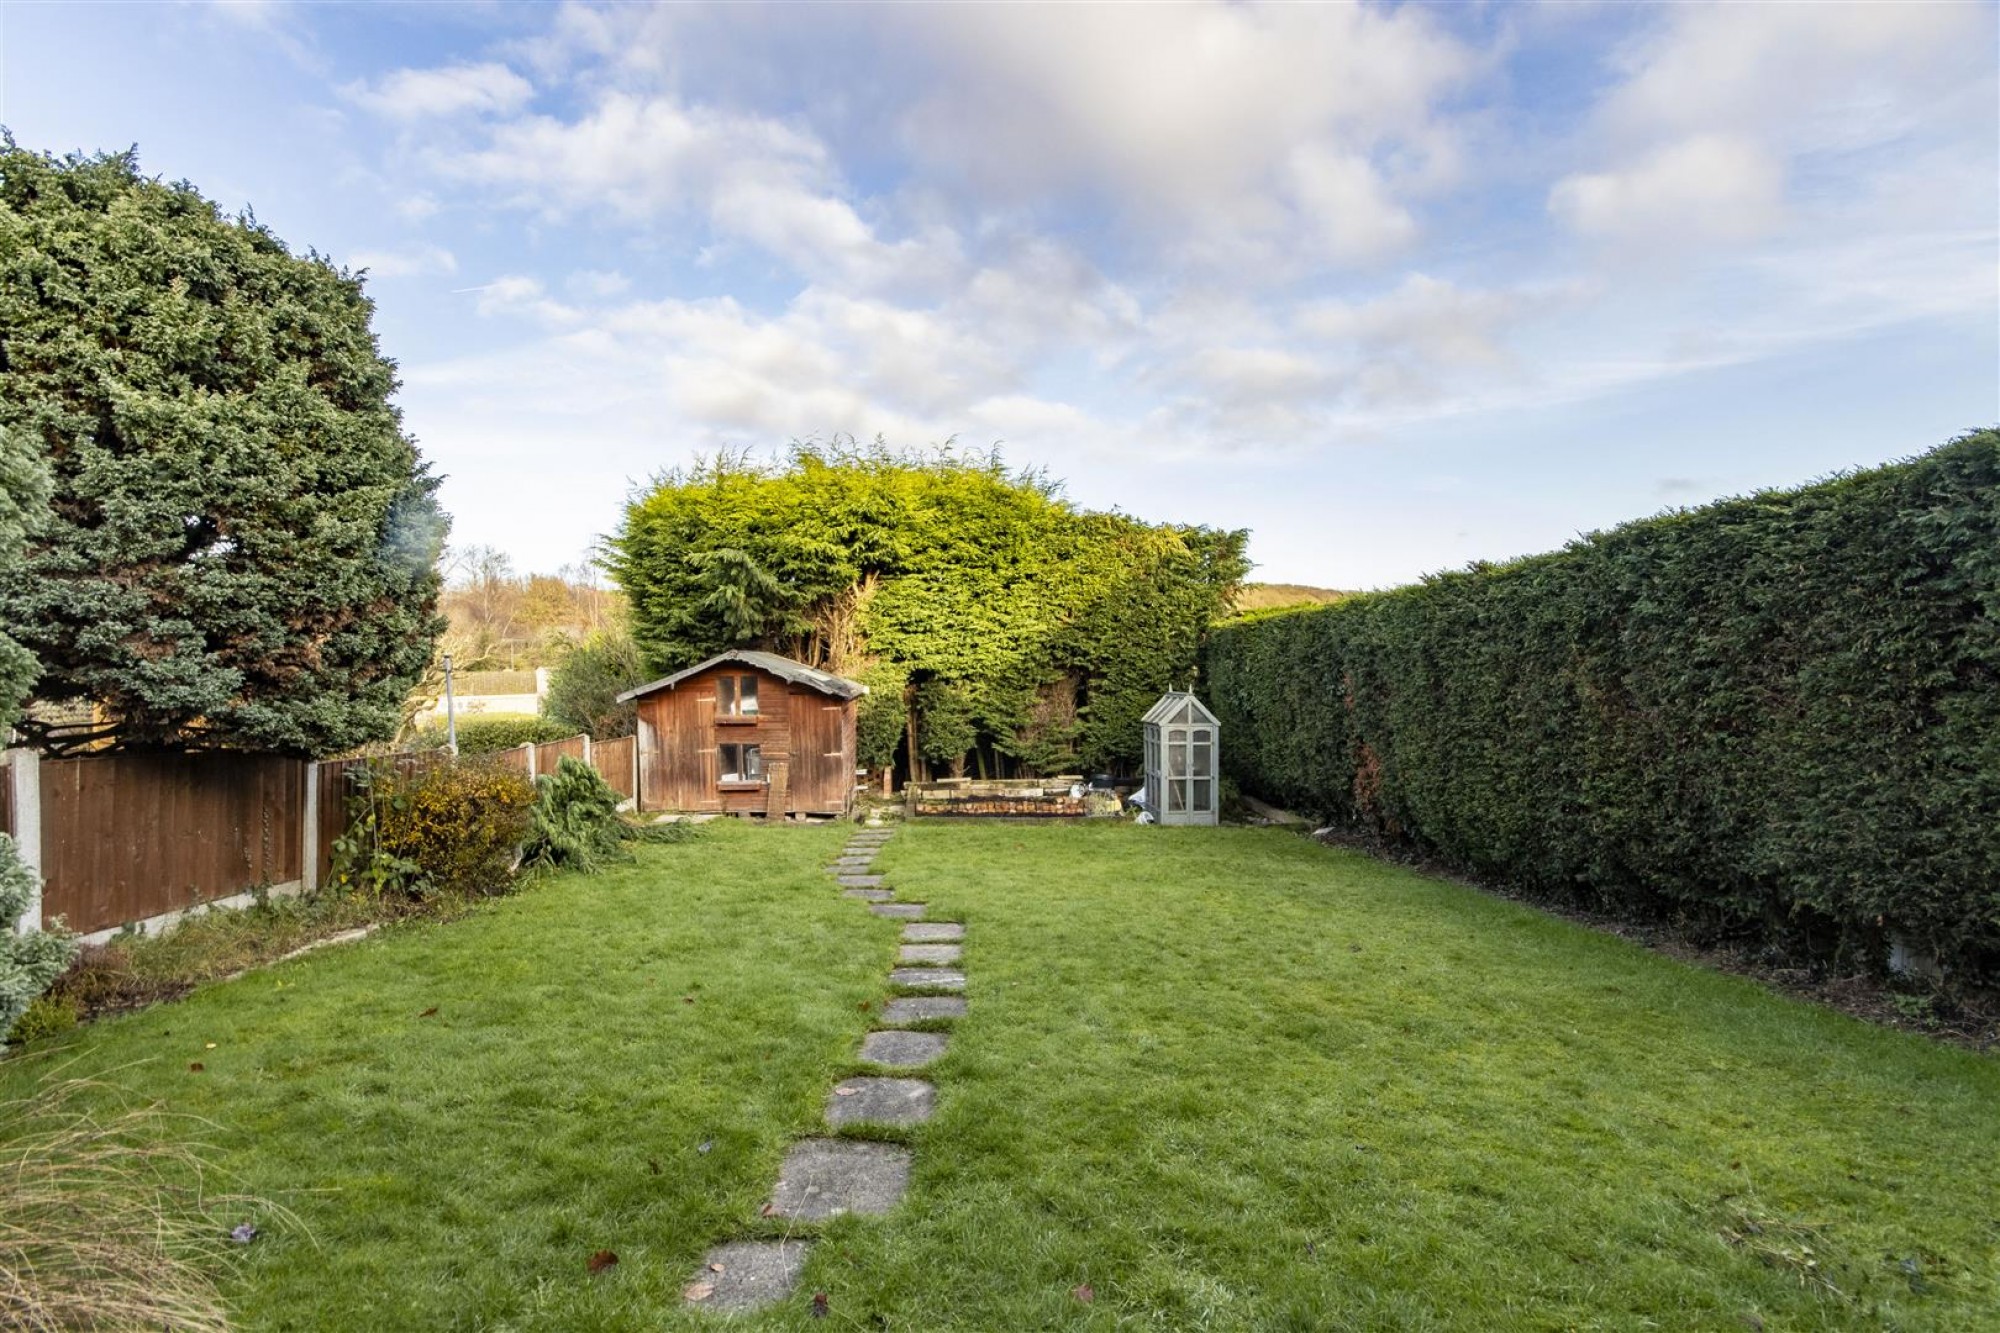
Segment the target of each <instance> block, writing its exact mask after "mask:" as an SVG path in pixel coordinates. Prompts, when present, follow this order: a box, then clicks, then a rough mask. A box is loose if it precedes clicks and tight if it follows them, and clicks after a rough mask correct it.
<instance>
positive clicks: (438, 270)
mask: <svg viewBox="0 0 2000 1333" xmlns="http://www.w3.org/2000/svg"><path fill="white" fill-rule="evenodd" d="M352 263H353V266H354V267H355V268H365V269H367V270H368V276H369V277H371V278H419V277H428V276H431V275H434V274H442V273H456V272H458V259H457V257H456V256H454V255H453V254H452V252H451V251H449V250H447V249H445V248H443V247H442V246H437V245H420V246H415V247H411V248H408V249H402V250H359V251H356V252H355V255H354V258H353V261H352Z"/></svg>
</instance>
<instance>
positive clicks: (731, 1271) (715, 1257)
mask: <svg viewBox="0 0 2000 1333" xmlns="http://www.w3.org/2000/svg"><path fill="white" fill-rule="evenodd" d="M811 1250H812V1242H810V1241H803V1240H736V1241H731V1242H729V1243H728V1244H727V1245H718V1246H716V1247H715V1248H714V1249H712V1250H710V1251H709V1252H708V1253H707V1254H706V1255H705V1256H703V1258H702V1261H701V1271H699V1272H697V1273H696V1274H695V1275H694V1279H693V1280H692V1281H690V1282H689V1283H688V1284H687V1286H686V1287H684V1288H682V1290H681V1296H682V1298H683V1299H684V1300H686V1301H687V1303H688V1304H689V1305H693V1306H697V1307H699V1308H701V1309H703V1310H761V1309H763V1308H764V1307H765V1306H767V1305H772V1304H775V1303H777V1302H778V1301H782V1300H783V1299H785V1297H787V1296H789V1295H791V1294H792V1289H793V1288H794V1287H796V1286H798V1284H799V1270H800V1269H802V1268H804V1267H805V1265H806V1255H807V1254H808V1253H809V1252H810V1251H811Z"/></svg>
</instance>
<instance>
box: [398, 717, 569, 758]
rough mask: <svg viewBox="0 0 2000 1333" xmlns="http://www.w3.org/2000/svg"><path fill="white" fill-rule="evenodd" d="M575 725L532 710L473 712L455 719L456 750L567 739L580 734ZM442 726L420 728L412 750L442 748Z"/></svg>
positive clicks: (494, 748)
mask: <svg viewBox="0 0 2000 1333" xmlns="http://www.w3.org/2000/svg"><path fill="white" fill-rule="evenodd" d="M580 734H581V733H580V732H579V731H578V730H577V728H575V727H572V726H569V725H567V724H565V723H562V722H559V721H557V720H556V719H555V718H552V717H537V716H535V715H534V714H533V713H475V714H473V715H472V716H471V717H461V718H459V719H458V752H459V753H460V754H462V755H475V754H492V753H494V752H495V751H498V750H512V749H514V748H515V747H516V746H521V745H540V744H542V743H544V742H546V741H562V740H568V739H569V738H570V737H571V736H576V735H580ZM444 743H445V726H444V723H442V722H439V723H435V724H433V725H431V726H427V727H424V728H422V729H420V730H419V731H418V732H417V733H416V735H415V736H414V737H413V738H412V739H411V742H410V748H412V749H416V750H437V749H442V748H443V747H444Z"/></svg>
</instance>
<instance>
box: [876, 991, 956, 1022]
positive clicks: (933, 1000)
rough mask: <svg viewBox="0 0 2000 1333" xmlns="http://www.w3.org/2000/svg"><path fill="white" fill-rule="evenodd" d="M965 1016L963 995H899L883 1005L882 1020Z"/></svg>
mask: <svg viewBox="0 0 2000 1333" xmlns="http://www.w3.org/2000/svg"><path fill="white" fill-rule="evenodd" d="M964 1017H965V997H964V996H963V995H898V996H897V997H896V998H895V999H893V1000H890V1001H889V1002H888V1003H887V1004H885V1005H883V1006H882V1021H883V1022H884V1023H888V1024H891V1025H894V1024H897V1023H922V1022H925V1021H926V1020H928V1019H933V1018H964Z"/></svg>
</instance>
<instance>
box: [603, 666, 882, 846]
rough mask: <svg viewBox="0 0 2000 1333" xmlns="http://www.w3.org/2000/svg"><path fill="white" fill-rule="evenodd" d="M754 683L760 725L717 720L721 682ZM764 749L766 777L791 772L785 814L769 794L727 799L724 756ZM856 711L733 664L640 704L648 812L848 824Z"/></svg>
mask: <svg viewBox="0 0 2000 1333" xmlns="http://www.w3.org/2000/svg"><path fill="white" fill-rule="evenodd" d="M746 675H747V676H755V677H756V678H757V682H758V684H757V703H758V713H757V715H756V716H755V718H741V719H735V718H723V717H719V716H718V715H717V713H716V697H717V691H716V680H717V678H718V677H720V676H746ZM723 745H755V746H757V747H758V751H759V753H760V754H761V755H762V757H763V761H764V765H765V767H766V769H769V768H770V766H771V765H772V764H773V763H781V764H784V765H786V779H787V780H786V783H785V802H784V809H783V810H779V811H771V810H770V809H769V808H768V807H769V794H770V793H769V791H768V789H766V788H757V789H750V790H745V789H741V788H731V789H729V790H727V791H725V790H723V788H722V785H721V779H722V764H721V751H720V747H721V746H723ZM854 745H855V720H854V704H853V703H852V702H851V701H841V700H837V699H830V698H828V697H827V696H826V695H823V694H821V693H820V692H819V691H817V690H815V689H812V688H811V687H809V686H804V685H793V684H791V683H790V682H788V681H786V680H784V679H782V678H781V677H778V676H774V675H771V674H769V673H768V672H763V671H758V670H757V669H755V668H754V667H751V666H748V665H746V664H743V663H738V662H731V663H725V664H723V665H721V666H718V667H715V668H713V669H711V670H708V671H704V672H702V673H700V674H699V675H695V676H690V677H689V678H688V679H686V680H684V681H682V682H681V683H680V684H679V685H677V686H675V687H674V688H673V689H669V690H661V691H659V692H658V693H656V694H651V695H647V696H645V697H643V698H641V699H640V700H639V747H640V749H639V768H640V787H641V790H642V792H643V795H642V798H641V801H640V805H641V808H643V809H646V810H686V811H694V812H702V811H711V812H721V813H728V814H769V813H777V814H842V813H844V812H845V811H846V809H847V802H848V797H849V794H850V790H851V788H852V786H853V773H854Z"/></svg>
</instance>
